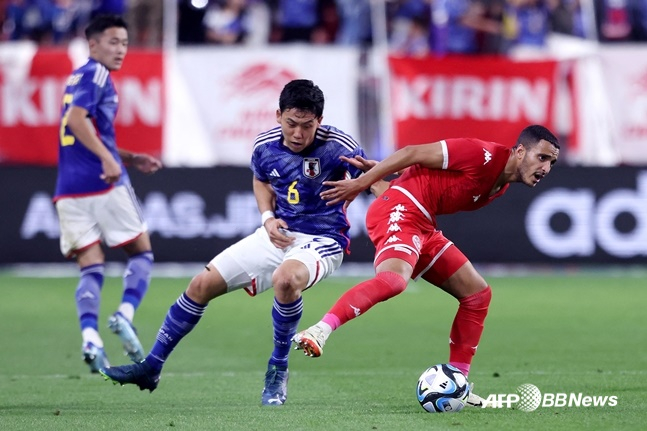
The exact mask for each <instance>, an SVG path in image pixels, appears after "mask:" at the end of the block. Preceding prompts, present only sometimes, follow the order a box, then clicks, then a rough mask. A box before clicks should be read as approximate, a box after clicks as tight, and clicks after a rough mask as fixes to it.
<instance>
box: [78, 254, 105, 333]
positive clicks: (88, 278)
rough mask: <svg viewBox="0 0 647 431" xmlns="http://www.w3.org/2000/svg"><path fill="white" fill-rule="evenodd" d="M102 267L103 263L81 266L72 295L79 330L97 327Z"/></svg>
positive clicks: (96, 328)
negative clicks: (74, 299) (74, 300)
mask: <svg viewBox="0 0 647 431" xmlns="http://www.w3.org/2000/svg"><path fill="white" fill-rule="evenodd" d="M103 268H104V265H103V264H96V265H90V266H86V267H85V268H81V279H80V280H79V284H78V285H77V286H76V293H75V295H74V296H75V298H76V311H77V315H78V317H79V323H80V325H81V331H83V330H84V329H85V328H92V329H95V330H98V329H99V326H98V324H97V320H98V317H99V306H100V304H101V288H102V287H103Z"/></svg>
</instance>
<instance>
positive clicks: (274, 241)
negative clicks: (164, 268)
mask: <svg viewBox="0 0 647 431" xmlns="http://www.w3.org/2000/svg"><path fill="white" fill-rule="evenodd" d="M323 107H324V95H323V93H322V91H321V90H320V89H319V87H317V86H316V85H314V84H313V83H312V81H308V80H295V81H291V82H289V83H288V84H287V85H286V86H285V87H284V88H283V90H282V92H281V95H280V97H279V109H278V110H277V112H276V120H277V122H278V123H279V124H280V127H276V128H274V129H271V130H269V131H267V132H265V133H261V134H260V135H258V137H257V139H256V142H255V144H254V151H253V155H252V163H251V168H252V171H253V174H254V175H253V188H254V195H255V196H256V201H257V204H258V209H259V211H260V213H261V214H262V216H261V224H262V226H261V227H259V228H258V229H257V230H256V231H255V232H254V233H253V234H251V235H249V236H248V237H246V238H244V239H242V240H240V241H239V242H237V243H235V244H234V245H232V246H231V247H229V248H227V249H226V250H224V251H222V252H221V253H220V254H219V255H217V256H216V257H215V258H214V259H213V260H211V262H209V264H208V265H207V266H206V268H205V270H203V271H202V272H201V273H200V274H198V275H197V276H195V277H194V278H193V280H191V282H190V283H189V287H188V288H187V290H186V292H184V293H183V294H182V295H181V296H180V297H179V298H178V300H177V301H176V302H175V304H173V305H172V306H171V308H170V309H169V311H168V314H167V316H166V319H165V320H164V323H163V324H162V327H161V328H160V330H159V332H158V334H157V340H156V342H155V345H154V346H153V348H152V349H151V352H150V353H149V355H148V356H147V357H146V359H145V360H144V361H143V362H141V363H138V364H133V365H124V366H121V367H112V368H106V369H104V370H101V373H102V374H104V376H105V377H106V379H111V380H112V381H113V382H115V383H121V384H124V383H133V384H136V385H137V386H139V388H140V389H141V390H144V389H148V390H150V391H151V392H152V391H153V390H155V388H156V387H157V385H158V382H159V377H160V373H161V371H162V366H163V365H164V362H165V361H166V359H167V358H168V356H169V355H170V354H171V351H172V350H173V349H174V348H175V346H176V345H177V344H178V343H179V341H180V340H181V339H182V338H183V337H184V336H185V335H187V334H188V333H189V332H190V331H191V330H192V329H193V328H194V327H195V325H196V324H197V323H198V321H199V320H200V317H202V314H203V313H204V311H205V309H206V307H207V304H208V303H209V301H211V300H212V299H214V298H216V297H218V296H220V295H224V294H225V293H229V292H232V291H235V290H238V289H241V288H244V289H245V290H247V292H248V293H249V294H250V295H251V296H255V295H257V294H258V293H261V292H263V291H265V290H268V289H270V288H272V287H274V306H273V308H272V322H273V325H274V351H273V352H272V355H271V357H270V359H269V362H268V366H267V373H266V374H265V387H264V388H263V391H262V395H261V402H262V404H263V405H282V404H283V403H285V400H286V398H287V382H288V354H289V352H290V340H291V338H292V336H293V335H294V334H295V333H296V329H297V326H298V324H299V320H300V319H301V313H302V309H303V302H302V298H301V293H302V292H303V291H304V290H306V289H307V288H309V287H312V286H313V285H314V284H316V283H317V282H319V281H321V280H322V279H324V278H325V277H327V276H329V275H330V274H332V273H333V272H334V271H335V270H336V269H337V268H338V267H339V265H340V264H341V262H342V258H343V253H344V250H347V249H348V246H349V243H350V239H349V237H348V230H349V224H348V220H347V219H346V214H345V209H344V207H343V204H341V203H340V204H338V205H330V206H328V205H326V203H325V201H323V200H322V199H321V198H320V196H319V195H320V193H321V192H322V191H323V190H325V189H326V187H324V186H323V185H322V183H323V182H324V181H331V180H335V179H343V178H352V177H357V176H359V174H361V170H359V169H358V168H356V167H354V166H353V165H351V164H349V163H346V162H344V161H342V160H340V157H341V156H345V157H348V158H351V159H352V158H354V157H355V156H362V157H363V154H364V151H363V150H362V149H361V148H360V147H359V145H358V144H357V143H356V142H355V141H354V140H353V138H351V137H350V136H349V135H347V134H345V133H343V132H341V131H340V130H338V129H336V128H334V127H331V126H323V125H321V120H322V118H323V117H322V114H323Z"/></svg>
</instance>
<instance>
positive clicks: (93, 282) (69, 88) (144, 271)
mask: <svg viewBox="0 0 647 431" xmlns="http://www.w3.org/2000/svg"><path fill="white" fill-rule="evenodd" d="M85 34H86V37H87V39H88V44H89V50H90V58H89V59H88V62H87V63H86V64H85V65H83V66H81V67H80V68H78V69H77V70H75V71H74V72H73V73H72V75H71V76H70V78H69V79H68V81H67V85H66V87H65V95H64V96H63V108H62V111H61V123H60V133H59V164H58V179H57V182H56V192H55V196H54V201H55V203H56V209H57V211H58V217H59V220H60V225H61V251H62V253H63V254H64V255H65V256H66V257H76V261H77V263H78V265H79V267H80V269H81V279H80V280H79V284H78V286H77V289H76V306H77V311H78V317H79V321H80V325H81V334H82V337H83V346H82V351H83V359H84V360H85V362H87V364H88V365H89V366H90V370H91V371H92V372H98V371H99V369H100V368H103V367H107V366H109V363H108V359H107V358H106V354H105V352H104V349H103V340H102V339H101V336H100V335H99V331H98V323H97V320H98V315H99V303H100V300H101V288H102V286H103V270H104V261H105V257H104V253H103V250H102V248H101V241H104V242H105V243H106V244H107V245H108V246H110V247H120V248H122V249H123V250H124V251H125V252H126V254H127V255H128V256H129V258H128V264H127V266H126V271H125V274H124V292H123V296H122V302H121V304H120V305H119V307H118V309H117V311H116V312H115V313H114V314H113V315H112V316H110V318H109V319H108V326H109V328H110V329H111V331H112V332H114V333H115V334H117V335H118V336H119V338H120V339H121V342H122V344H123V347H124V350H125V351H126V353H127V354H128V356H129V357H130V358H131V359H132V360H133V361H141V360H142V359H143V357H144V352H143V349H142V346H141V343H140V342H139V340H138V339H137V335H136V332H135V329H134V328H133V326H132V323H131V322H132V320H133V317H134V314H135V310H136V309H137V307H138V306H139V304H140V302H141V300H142V298H143V297H144V294H145V293H146V291H147V289H148V284H149V281H150V273H151V267H152V264H153V253H152V251H151V243H150V239H149V236H148V233H147V232H146V224H145V223H144V221H143V220H142V217H141V211H140V208H139V204H138V202H137V199H136V198H135V194H134V192H133V190H132V187H131V185H130V180H129V178H128V173H127V172H126V169H125V167H124V165H123V162H126V163H129V164H131V165H133V166H135V167H137V168H138V169H139V170H141V171H143V172H145V173H153V172H155V171H157V170H158V169H159V168H160V167H161V163H160V161H159V160H157V159H156V158H154V157H151V156H149V155H146V154H135V153H131V152H129V151H125V150H122V149H119V148H117V144H116V142H115V129H114V120H115V115H116V114H117V104H118V100H117V93H116V91H115V88H114V86H113V83H112V79H111V78H110V72H111V71H114V70H119V69H120V68H121V65H122V63H123V61H124V57H125V56H126V51H127V50H128V32H127V29H126V23H125V22H124V21H123V20H122V19H121V18H120V17H118V16H107V15H103V16H98V17H97V18H95V19H94V20H93V21H92V22H91V23H90V24H89V26H88V28H87V29H86V31H85Z"/></svg>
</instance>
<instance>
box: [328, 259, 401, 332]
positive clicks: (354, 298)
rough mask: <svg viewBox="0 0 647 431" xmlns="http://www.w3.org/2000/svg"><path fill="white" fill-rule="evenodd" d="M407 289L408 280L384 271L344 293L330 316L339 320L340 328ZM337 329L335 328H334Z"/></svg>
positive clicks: (330, 312)
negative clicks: (332, 315)
mask: <svg viewBox="0 0 647 431" xmlns="http://www.w3.org/2000/svg"><path fill="white" fill-rule="evenodd" d="M406 288H407V280H405V279H404V278H402V276H401V275H400V274H396V273H395V272H389V271H384V272H380V273H378V274H377V275H376V276H375V277H374V278H372V279H370V280H366V281H363V282H361V283H360V284H358V285H356V286H355V287H353V288H351V289H350V290H348V291H347V292H346V293H344V294H343V295H342V296H341V297H340V298H339V299H338V300H337V302H335V305H333V306H332V308H331V309H330V311H329V312H328V313H329V314H334V315H335V316H337V317H338V318H339V326H341V325H343V324H344V323H346V322H348V321H349V320H351V319H354V318H356V317H357V316H359V315H360V314H363V313H366V312H367V311H368V310H369V309H370V308H371V307H372V306H374V305H375V304H377V303H378V302H382V301H386V300H387V299H389V298H392V297H394V296H396V295H398V294H400V293H402V292H404V289H406ZM333 329H335V328H333Z"/></svg>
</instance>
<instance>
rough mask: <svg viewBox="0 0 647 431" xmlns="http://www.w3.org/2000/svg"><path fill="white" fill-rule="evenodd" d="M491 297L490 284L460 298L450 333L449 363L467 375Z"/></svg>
mask: <svg viewBox="0 0 647 431" xmlns="http://www.w3.org/2000/svg"><path fill="white" fill-rule="evenodd" d="M491 298H492V289H490V286H488V287H486V288H485V289H483V290H481V291H480V292H478V293H475V294H473V295H470V296H467V297H465V298H461V299H459V300H458V301H459V302H460V305H459V306H458V311H457V312H456V317H455V318H454V323H453V324H452V330H451V332H450V333H449V363H450V364H451V365H454V366H455V367H457V368H459V369H460V370H461V371H463V373H464V374H466V375H467V373H469V368H470V364H471V363H472V357H473V356H474V354H475V353H476V348H477V347H478V344H479V340H480V339H481V334H482V333H483V322H485V317H486V316H487V311H488V306H489V305H490V299H491Z"/></svg>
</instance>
